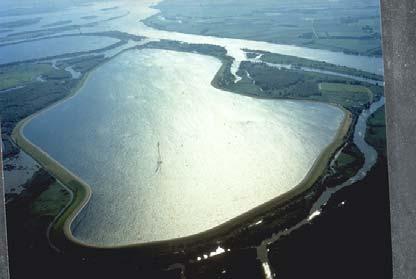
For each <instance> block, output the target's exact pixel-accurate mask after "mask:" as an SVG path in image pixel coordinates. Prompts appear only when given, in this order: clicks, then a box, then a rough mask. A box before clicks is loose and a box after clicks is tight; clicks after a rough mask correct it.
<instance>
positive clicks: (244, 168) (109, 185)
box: [23, 50, 344, 245]
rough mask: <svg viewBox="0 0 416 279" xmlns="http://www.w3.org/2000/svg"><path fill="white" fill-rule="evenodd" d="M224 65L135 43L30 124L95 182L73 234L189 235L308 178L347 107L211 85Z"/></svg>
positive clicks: (94, 237) (96, 238) (41, 142)
mask: <svg viewBox="0 0 416 279" xmlns="http://www.w3.org/2000/svg"><path fill="white" fill-rule="evenodd" d="M201 65H203V66H201ZM220 65H221V62H220V61H219V60H217V59H215V58H212V57H208V56H202V55H198V54H190V53H181V52H173V51H164V50H130V51H127V52H125V53H123V54H121V55H120V56H117V57H115V58H114V59H112V60H111V61H109V62H108V63H106V64H104V65H103V66H101V67H100V68H98V69H97V70H95V71H94V72H93V73H91V75H90V77H89V79H88V80H87V81H86V83H85V84H84V86H83V87H82V88H81V89H80V91H79V93H78V94H77V95H75V96H74V97H73V98H71V99H68V100H67V101H65V102H63V103H61V104H59V105H57V106H55V107H53V108H51V109H49V110H46V111H44V112H43V113H41V114H40V115H38V116H36V117H35V118H33V119H32V120H31V121H30V122H29V123H28V124H27V125H26V127H25V128H24V130H23V132H24V135H25V136H26V137H27V138H28V139H29V140H30V141H31V142H33V143H34V144H36V145H37V146H39V147H40V148H41V149H42V150H43V151H45V152H47V153H48V154H50V155H51V156H52V157H53V158H54V159H56V160H57V161H58V162H60V163H61V164H62V165H63V166H65V167H66V168H68V169H69V170H70V171H72V172H73V173H74V174H76V175H78V176H79V177H80V178H82V179H83V180H84V181H86V182H87V183H88V184H89V185H90V186H91V187H92V191H93V195H92V198H91V200H90V203H89V204H88V206H87V208H85V209H84V210H83V211H82V213H81V214H80V215H79V217H78V218H77V220H76V222H75V223H76V226H73V229H74V235H75V236H76V237H77V238H79V239H80V240H83V241H85V242H87V243H90V244H98V245H122V244H130V243H144V242H149V241H157V240H166V239H172V238H177V237H182V236H188V235H192V234H195V233H199V232H202V231H205V230H207V229H210V228H212V227H214V226H217V225H220V224H222V223H224V222H225V221H227V220H230V219H232V218H234V217H237V216H239V215H241V214H242V213H244V212H246V211H248V210H250V209H252V208H254V207H256V206H259V205H261V204H263V203H264V202H267V201H269V200H271V199H273V198H274V197H276V196H278V195H280V194H283V193H285V192H287V191H288V190H290V189H292V188H293V187H295V186H296V185H297V184H298V183H299V182H300V181H301V180H302V179H303V178H304V177H305V175H306V173H308V171H309V170H310V168H311V166H312V164H313V163H314V161H315V160H316V159H317V157H318V156H319V154H320V153H321V151H322V150H323V149H324V148H325V147H326V146H328V145H329V144H330V143H331V142H332V141H333V139H334V137H335V134H336V132H337V130H338V128H339V125H340V123H341V122H342V120H343V117H344V113H343V112H342V111H341V110H340V109H338V108H336V107H334V106H330V105H326V104H321V103H313V102H304V101H283V100H261V99H254V98H250V97H245V96H241V95H238V94H233V93H229V92H224V91H221V90H218V89H215V88H213V87H212V86H211V84H210V82H211V80H212V79H213V77H214V75H215V73H216V72H217V71H218V69H219V67H220ZM322 123H325V125H322Z"/></svg>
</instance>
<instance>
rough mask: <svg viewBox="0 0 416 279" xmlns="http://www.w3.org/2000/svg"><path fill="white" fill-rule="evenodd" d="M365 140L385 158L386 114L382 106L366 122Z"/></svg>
mask: <svg viewBox="0 0 416 279" xmlns="http://www.w3.org/2000/svg"><path fill="white" fill-rule="evenodd" d="M367 125H368V126H367V133H366V136H365V140H366V141H367V142H368V143H369V144H371V145H372V146H374V148H375V149H376V150H377V152H378V153H379V154H380V155H381V156H384V157H385V158H387V150H386V115H385V108H384V106H383V107H381V108H379V109H378V110H377V111H376V112H375V113H374V114H373V115H371V116H370V118H369V119H368V122H367Z"/></svg>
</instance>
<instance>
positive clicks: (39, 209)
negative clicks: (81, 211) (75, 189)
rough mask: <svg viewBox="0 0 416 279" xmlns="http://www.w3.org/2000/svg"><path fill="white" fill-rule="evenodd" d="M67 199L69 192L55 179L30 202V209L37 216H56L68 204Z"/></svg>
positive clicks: (68, 198)
mask: <svg viewBox="0 0 416 279" xmlns="http://www.w3.org/2000/svg"><path fill="white" fill-rule="evenodd" d="M69 200H70V194H69V192H67V191H66V190H65V189H64V188H63V187H62V185H61V184H60V183H59V182H57V181H55V182H54V183H52V184H51V185H50V186H49V188H48V189H47V190H46V191H44V192H42V193H41V194H40V195H39V197H38V198H37V199H36V200H35V201H34V202H33V203H32V204H31V211H32V213H33V214H34V215H38V216H45V215H48V216H56V215H57V214H58V213H59V211H60V210H61V209H62V208H64V207H65V206H66V205H67V204H68V202H69Z"/></svg>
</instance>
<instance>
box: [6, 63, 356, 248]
mask: <svg viewBox="0 0 416 279" xmlns="http://www.w3.org/2000/svg"><path fill="white" fill-rule="evenodd" d="M224 62H225V61H222V63H223V64H222V66H221V67H220V69H219V70H218V72H217V74H216V75H215V77H214V80H215V79H216V78H217V77H218V75H221V74H222V73H223V72H224V71H225V69H224V68H225V67H226V65H225V63H224ZM104 63H105V62H104ZM99 66H101V65H98V66H97V67H99ZM95 69H96V68H95ZM92 72H94V69H93V70H91V71H90V72H88V73H86V74H85V76H84V78H83V79H82V80H81V82H80V83H79V85H78V86H77V87H76V88H74V89H73V90H72V91H71V93H70V94H69V95H68V96H67V97H65V98H64V99H61V100H60V101H58V102H56V103H53V104H51V105H50V106H48V107H46V108H44V109H42V110H40V111H38V112H36V113H35V114H33V115H31V116H29V117H27V118H25V119H23V120H21V121H20V122H19V123H18V124H17V125H16V127H15V128H14V130H13V133H12V139H13V140H14V141H15V143H16V144H17V145H18V146H19V147H20V148H21V149H22V150H24V151H25V152H26V153H28V154H29V155H30V156H32V157H33V158H34V159H35V160H36V161H37V162H38V163H39V164H40V165H41V166H42V167H43V168H45V169H46V170H47V171H48V172H49V173H50V174H51V175H52V176H54V177H55V178H56V179H57V180H58V181H60V182H61V183H63V184H64V185H65V186H67V187H68V188H69V189H70V190H71V192H72V193H73V199H72V200H71V201H70V203H69V204H68V205H67V206H66V210H64V212H62V213H61V215H60V216H59V217H58V218H57V220H56V222H55V224H53V225H52V229H53V238H54V239H53V240H54V242H56V243H55V244H56V246H57V247H58V248H59V249H60V250H62V251H75V250H79V249H81V250H82V251H83V252H87V251H88V250H90V252H94V251H96V250H100V251H103V250H110V251H114V250H120V249H122V250H131V249H133V250H140V251H141V252H144V253H146V254H150V255H159V254H164V253H173V252H176V251H178V249H179V250H183V249H184V247H187V246H191V245H192V246H194V245H195V246H201V245H202V244H201V243H202V242H212V241H217V240H218V239H221V238H223V237H225V236H229V235H230V234H232V233H233V232H234V231H237V230H238V229H240V228H241V227H244V225H245V224H248V223H249V222H252V221H253V220H254V219H255V218H258V217H259V216H262V215H264V214H265V213H267V212H268V211H270V210H271V209H272V208H275V207H276V206H278V205H279V204H282V203H284V202H287V201H289V200H290V199H292V198H294V197H296V196H298V195H300V194H301V193H303V192H304V191H306V190H307V189H309V188H310V187H311V186H313V184H314V183H315V182H316V181H317V180H318V179H319V177H321V176H322V175H323V174H324V172H325V170H326V168H327V166H328V164H329V162H330V160H331V158H332V157H333V155H334V154H335V153H336V152H337V150H338V149H339V148H340V147H341V146H342V145H343V144H344V142H345V140H346V136H347V134H348V131H349V129H350V126H351V123H352V114H351V112H349V111H348V110H346V109H344V108H342V107H340V106H338V105H334V104H328V103H325V104H326V105H333V106H335V107H337V108H338V109H341V110H342V111H343V112H344V119H343V121H342V123H341V124H340V126H339V128H338V131H337V133H336V135H335V137H334V140H333V142H332V143H331V144H329V145H328V146H327V147H326V148H325V149H323V151H322V152H321V154H320V155H319V156H318V158H317V159H316V160H315V162H314V164H313V165H312V167H311V169H310V170H309V171H308V173H307V174H306V176H305V177H304V178H303V180H302V181H301V182H300V183H299V184H298V185H297V186H295V187H294V188H292V189H291V190H289V191H288V192H286V193H284V194H282V195H279V196H277V197H275V198H273V199H271V200H269V201H268V202H266V203H264V204H262V205H260V206H257V207H255V208H253V209H251V210H249V211H248V212H246V213H243V214H241V215H240V216H237V217H235V218H233V219H231V220H229V221H227V222H225V223H223V224H220V225H218V226H216V227H214V228H212V229H209V230H206V231H203V232H200V233H197V234H194V235H190V236H186V237H181V238H175V239H170V240H162V241H154V242H145V243H137V244H134V243H133V244H128V245H119V246H117V245H115V246H100V245H93V244H89V243H85V242H83V241H81V240H79V239H77V238H76V237H75V236H74V235H73V234H72V231H71V224H72V223H73V221H74V220H75V218H76V217H77V216H78V214H79V213H80V212H81V211H82V209H83V208H84V207H85V206H86V205H87V204H88V202H89V200H90V197H91V195H92V190H91V187H90V186H89V185H88V184H87V183H85V182H84V181H83V180H82V179H81V178H79V177H78V176H76V175H75V174H73V173H72V172H70V171H69V170H67V169H66V168H65V167H64V166H63V165H61V164H60V163H59V162H57V161H56V160H55V159H53V158H52V157H51V156H49V155H48V154H47V153H46V152H44V151H42V150H41V148H39V147H38V146H36V145H35V144H33V143H32V142H30V141H29V140H28V139H27V138H26V137H25V136H24V133H23V129H24V127H25V126H26V125H27V124H28V123H29V122H30V121H31V120H32V119H33V118H34V117H36V116H37V115H39V114H41V113H43V112H45V111H47V110H49V109H51V108H53V107H55V106H57V105H59V104H61V103H62V102H65V101H67V100H68V99H70V98H72V97H74V96H75V95H76V94H77V93H78V92H79V91H80V89H81V88H82V87H83V85H84V84H85V82H86V81H87V80H88V78H89V76H90V74H91V73H92ZM214 80H213V82H212V85H214V84H213V83H215V82H214ZM221 90H223V91H227V90H224V89H221ZM233 93H234V94H240V93H235V92H233ZM251 97H253V96H251ZM254 98H255V97H254ZM271 100H275V101H278V100H279V99H271ZM291 100H295V99H291Z"/></svg>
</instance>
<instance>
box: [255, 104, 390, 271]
mask: <svg viewBox="0 0 416 279" xmlns="http://www.w3.org/2000/svg"><path fill="white" fill-rule="evenodd" d="M384 102H385V99H384V97H382V98H380V100H378V101H377V102H374V103H372V104H371V106H370V107H369V108H368V109H366V110H364V111H363V112H362V113H361V114H360V116H359V117H358V120H357V124H356V125H355V130H354V139H353V141H354V144H355V145H356V146H357V147H358V148H359V150H360V151H361V152H362V153H363V155H364V164H363V166H362V167H361V169H360V170H359V171H358V172H357V173H356V174H355V175H354V176H353V177H351V178H350V179H348V180H347V181H345V182H344V183H341V184H340V185H338V186H336V187H333V188H328V189H326V190H325V191H324V192H323V193H322V194H321V196H320V197H319V199H318V200H317V201H316V202H315V203H314V205H313V206H312V208H311V210H310V212H309V216H308V217H307V218H305V219H303V220H302V221H300V222H299V223H297V224H296V225H295V226H293V227H291V228H287V229H286V230H284V231H282V232H279V233H277V234H274V235H272V237H270V238H267V239H265V240H263V241H262V243H261V244H260V245H259V246H258V247H257V258H258V259H259V260H260V261H261V263H262V266H263V270H264V275H265V278H266V279H271V278H276V274H275V273H274V272H273V270H272V267H271V265H270V263H269V257H268V254H269V248H268V247H269V246H270V245H271V244H273V243H274V242H276V241H277V240H279V239H280V238H281V237H282V236H285V235H289V234H290V233H292V232H293V231H295V230H297V229H299V228H300V227H302V226H303V225H306V224H309V223H310V221H311V220H312V219H314V218H316V217H318V216H319V215H320V214H321V212H322V208H323V207H324V206H325V205H326V204H327V202H328V201H329V200H330V198H331V197H332V195H334V194H335V193H336V192H338V191H339V190H341V189H342V188H344V187H347V186H350V185H352V184H354V183H355V182H357V181H359V180H362V179H363V178H364V177H365V176H366V175H367V173H368V172H369V171H370V170H371V168H372V167H373V166H374V165H375V163H376V161H377V151H376V150H375V149H374V147H372V146H371V145H369V144H368V143H367V142H366V141H365V134H366V130H367V120H368V118H369V117H370V116H371V115H372V114H373V113H375V112H376V111H377V110H378V109H379V108H381V107H382V106H383V105H384Z"/></svg>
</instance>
